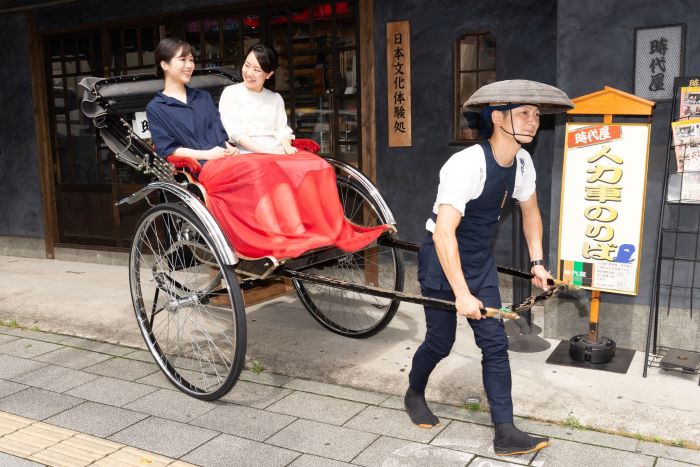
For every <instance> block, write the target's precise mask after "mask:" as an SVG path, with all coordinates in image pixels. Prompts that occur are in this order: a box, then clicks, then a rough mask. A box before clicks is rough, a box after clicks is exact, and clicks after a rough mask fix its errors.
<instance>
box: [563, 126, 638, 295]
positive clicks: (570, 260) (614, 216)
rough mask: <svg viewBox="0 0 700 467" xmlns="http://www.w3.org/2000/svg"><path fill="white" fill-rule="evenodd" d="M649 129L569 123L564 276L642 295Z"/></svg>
mask: <svg viewBox="0 0 700 467" xmlns="http://www.w3.org/2000/svg"><path fill="white" fill-rule="evenodd" d="M650 128H651V127H650V125H649V124H632V123H626V124H625V123H567V125H566V145H565V149H564V169H563V173H562V191H561V212H560V216H559V254H558V258H557V277H558V278H559V279H561V280H563V281H566V282H570V283H573V284H574V285H578V286H581V287H584V288H587V289H590V290H600V291H604V292H614V293H620V294H625V295H636V294H637V292H638V285H639V264H640V252H641V247H642V227H643V225H644V200H645V196H646V178H647V162H648V158H649V136H650Z"/></svg>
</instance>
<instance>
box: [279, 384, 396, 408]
mask: <svg viewBox="0 0 700 467" xmlns="http://www.w3.org/2000/svg"><path fill="white" fill-rule="evenodd" d="M284 387H285V388H289V389H296V390H299V391H305V392H312V393H314V394H321V395H323V396H331V397H337V398H339V399H347V400H351V401H355V402H362V403H364V404H370V405H379V404H381V403H382V402H384V401H385V400H387V398H389V396H387V395H386V394H379V393H376V392H370V391H363V390H360V389H354V388H345V387H342V386H336V385H334V384H326V383H318V382H315V381H308V380H304V379H296V378H295V379H292V380H291V381H289V382H288V383H285V384H284Z"/></svg>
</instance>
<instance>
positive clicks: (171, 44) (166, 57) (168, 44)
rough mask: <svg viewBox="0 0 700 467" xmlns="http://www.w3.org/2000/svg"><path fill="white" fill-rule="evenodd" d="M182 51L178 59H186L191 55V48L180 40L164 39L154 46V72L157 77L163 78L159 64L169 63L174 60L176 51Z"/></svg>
mask: <svg viewBox="0 0 700 467" xmlns="http://www.w3.org/2000/svg"><path fill="white" fill-rule="evenodd" d="M180 49H182V52H180V55H178V57H187V56H188V55H189V54H191V53H192V46H191V45H190V44H188V43H187V42H185V41H183V40H180V39H173V38H170V37H166V38H165V39H161V41H160V42H158V45H157V46H156V51H155V56H156V72H157V73H158V75H159V76H163V68H162V67H161V66H160V62H166V63H168V62H170V60H172V59H173V58H175V54H177V52H178V50H180Z"/></svg>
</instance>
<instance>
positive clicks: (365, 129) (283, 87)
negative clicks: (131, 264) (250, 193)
mask: <svg viewBox="0 0 700 467" xmlns="http://www.w3.org/2000/svg"><path fill="white" fill-rule="evenodd" d="M15 3H17V4H19V3H20V2H15ZM33 3H34V6H31V7H26V6H24V7H21V8H20V7H18V8H14V9H13V8H8V9H6V10H0V40H2V43H3V44H12V46H10V47H7V46H6V47H5V48H4V49H3V51H2V52H0V54H2V56H3V63H4V64H5V65H6V66H4V67H2V68H0V81H2V82H3V83H8V84H9V86H6V87H5V90H4V91H5V92H4V93H3V95H0V104H1V106H2V112H1V113H0V139H1V141H2V148H0V150H1V151H2V152H1V153H0V169H2V172H3V176H4V177H5V181H4V182H3V184H2V186H0V211H1V212H3V215H2V217H0V252H1V251H5V252H7V253H14V254H18V252H19V251H20V250H21V252H23V253H22V254H24V253H27V254H33V255H35V256H40V257H49V258H51V257H54V251H55V250H56V249H57V248H62V249H65V248H76V247H77V248H91V249H95V250H97V251H106V250H115V249H116V250H117V251H125V250H126V247H127V246H128V245H129V241H130V237H131V230H132V229H133V225H134V223H135V221H136V219H137V218H138V216H139V213H140V211H139V210H138V208H128V209H124V208H122V209H116V208H114V207H113V203H114V201H116V200H117V199H119V198H121V197H122V196H123V195H124V194H127V193H131V192H133V190H134V188H135V187H136V186H138V185H139V184H140V183H143V181H144V180H142V179H140V178H138V177H137V176H136V175H135V174H134V173H133V172H131V171H129V170H128V169H126V168H125V167H121V166H117V165H116V164H115V163H114V159H113V157H112V156H111V155H110V154H109V153H108V151H107V150H106V148H104V147H102V146H101V145H100V144H99V143H98V139H96V138H95V134H94V130H93V129H92V128H91V126H90V125H89V123H88V122H87V121H86V120H84V119H83V118H82V117H81V115H80V112H79V111H78V109H77V102H78V100H79V98H80V96H79V95H78V93H77V92H76V91H75V89H76V83H77V82H78V81H79V80H80V78H81V77H83V76H87V75H98V76H112V75H119V74H130V73H152V72H153V70H154V68H155V63H154V59H153V48H154V46H155V44H156V43H157V41H158V40H159V38H160V37H164V36H177V37H183V38H185V39H186V40H187V41H189V42H190V43H192V44H193V45H194V47H195V56H196V59H197V63H198V65H199V66H201V67H207V66H222V67H234V68H235V67H237V66H240V61H241V58H242V55H243V53H244V50H245V49H246V48H247V47H248V46H249V45H250V44H251V43H253V42H255V41H258V40H264V41H267V42H270V43H272V44H274V45H275V46H276V47H277V48H278V49H279V51H280V52H281V54H282V58H283V60H282V66H281V67H280V69H279V70H278V73H277V75H276V78H275V88H276V90H277V91H279V92H280V93H281V94H282V95H283V96H284V98H285V102H286V105H287V110H288V116H289V121H290V124H291V126H292V128H293V129H294V131H295V132H296V134H297V135H298V136H304V137H311V138H313V139H315V140H317V141H318V142H319V144H321V147H322V152H323V154H326V155H331V156H333V157H336V158H339V159H343V160H346V161H349V162H351V163H353V164H354V165H356V166H358V167H360V168H361V169H362V170H363V171H364V172H366V173H368V174H369V175H370V176H371V177H372V178H374V179H375V180H376V181H377V184H378V186H379V189H380V191H381V193H382V195H383V196H384V198H385V199H386V200H387V202H388V204H389V206H390V207H391V208H392V210H393V211H394V213H395V215H396V217H397V220H398V226H399V232H400V236H401V237H402V238H403V239H405V240H412V241H416V240H419V239H420V238H421V237H422V235H423V232H424V227H423V226H424V222H425V218H426V216H427V213H428V212H429V211H430V207H431V204H432V202H433V199H434V196H435V191H436V188H437V182H438V171H439V168H440V166H441V165H442V164H443V163H444V162H445V161H446V160H447V158H448V157H449V156H450V155H451V154H453V153H455V152H457V151H458V150H460V149H461V148H463V147H466V146H468V145H470V144H473V143H474V142H475V135H474V134H473V133H472V132H470V131H469V130H468V129H466V128H465V127H464V124H463V121H462V120H461V116H460V113H459V106H460V105H461V103H462V102H463V101H464V100H465V99H466V96H468V95H469V94H471V92H473V91H474V90H475V89H477V88H478V86H481V85H483V84H486V83H488V82H491V81H493V80H503V79H515V78H524V79H533V80H537V81H541V82H545V83H548V84H552V85H556V86H558V87H559V88H561V89H563V90H564V91H565V92H567V93H568V94H569V96H571V97H577V96H581V95H584V94H588V93H591V92H594V91H597V90H600V89H602V88H603V87H604V86H611V87H614V88H616V89H619V90H622V91H625V92H628V93H634V91H635V86H634V83H635V81H634V80H635V57H634V51H635V29H636V28H642V27H650V26H656V25H672V24H684V25H685V31H686V36H685V42H684V43H685V48H684V50H683V60H684V62H683V64H684V68H683V70H682V73H684V74H685V75H697V74H700V60H699V59H698V57H700V37H699V35H700V10H698V9H697V7H696V5H695V1H694V0H670V1H668V2H666V3H665V4H664V5H663V6H659V5H658V3H657V2H654V1H652V0H624V1H613V0H606V1H604V2H598V1H594V0H588V1H582V2H561V1H560V2H557V1H556V0H547V1H535V0H508V1H504V2H492V1H488V0H476V1H470V2H465V1H462V0H434V1H430V2H428V1H424V0H382V1H379V0H374V1H373V0H349V1H338V0H325V1H322V0H315V1H311V0H306V1H292V0H287V1H272V0H269V1H265V2H251V1H234V0H197V1H184V0H183V1H174V2H169V3H168V4H167V5H165V6H164V4H163V3H162V2H159V1H155V0H141V1H133V0H123V1H121V2H107V1H88V0H75V1H44V2H42V1H36V2H33ZM22 4H23V5H26V4H27V2H22ZM396 21H408V23H409V26H410V34H409V36H408V39H409V40H410V46H411V56H410V67H411V81H412V93H411V104H412V108H411V116H412V128H411V130H412V142H411V144H410V145H409V146H404V147H393V146H390V144H389V132H390V117H391V116H390V115H389V112H388V105H387V104H388V99H389V97H390V96H389V92H388V88H389V81H390V72H391V70H389V69H388V66H387V39H386V38H387V24H388V23H391V22H396ZM391 79H393V78H391ZM8 89H9V90H10V91H9V92H8ZM29 96H32V98H31V99H30V97H29ZM670 114H671V103H670V101H668V100H661V101H659V102H657V103H656V106H655V108H654V113H653V116H652V118H651V123H652V127H651V143H650V151H649V172H648V173H649V175H648V180H647V190H646V200H645V210H646V217H645V219H646V222H645V225H644V232H643V235H644V241H643V243H642V248H643V250H642V251H641V258H642V261H643V262H642V264H641V268H640V284H642V285H643V284H651V283H652V281H653V266H654V261H653V259H654V258H655V256H656V240H657V239H656V232H657V222H658V221H657V218H658V213H659V212H660V209H661V197H662V189H663V184H664V178H663V166H664V164H665V160H666V154H667V147H666V146H667V142H668V132H669V122H670ZM565 121H566V117H564V116H559V117H557V118H553V117H546V118H543V119H542V123H541V128H540V132H539V135H538V137H537V139H536V143H535V144H533V145H532V146H531V147H530V148H528V149H529V150H530V152H531V153H532V155H533V160H534V162H535V166H536V167H537V174H538V188H537V195H538V200H539V205H540V209H541V211H542V214H543V221H544V228H545V232H544V242H545V251H547V252H549V255H548V256H549V257H548V260H549V265H550V267H552V268H554V265H555V262H556V257H557V245H558V241H559V240H558V235H559V232H558V229H559V212H560V191H561V174H562V156H563V150H564V124H565ZM503 217H504V218H503V221H502V225H501V228H500V230H499V235H498V239H497V243H496V250H497V252H498V259H499V262H501V263H504V264H515V265H517V264H516V263H518V261H517V259H513V257H512V253H511V252H512V248H511V245H512V244H513V235H512V229H511V216H510V214H509V213H505V214H504V216H503ZM29 250H32V251H33V253H32V251H29ZM650 300H651V299H650V296H649V291H648V288H645V287H642V288H640V293H639V294H638V295H637V296H633V297H623V296H616V295H613V294H609V295H608V294H606V295H604V297H603V303H610V304H611V305H612V306H613V307H614V308H615V310H616V311H615V313H616V314H615V315H614V317H613V315H612V314H604V315H603V318H602V321H601V322H602V326H603V327H605V326H608V327H609V328H611V327H615V329H616V330H615V332H614V333H612V332H611V334H613V335H614V336H615V337H616V338H617V340H618V344H619V345H621V346H628V347H637V348H639V347H640V345H641V344H640V343H643V341H644V338H643V337H644V336H643V334H644V332H645V326H646V318H647V316H648V312H649V304H650ZM551 316H552V318H551V321H550V322H549V323H548V324H547V327H548V329H547V332H548V333H549V335H551V336H554V337H563V338H566V337H570V336H572V335H574V334H576V333H578V332H580V331H582V327H585V326H586V318H585V317H584V316H582V315H579V314H577V312H576V311H575V310H568V309H562V310H560V311H559V312H557V313H556V314H552V315H551ZM606 321H607V322H606ZM695 322H697V320H696V321H695Z"/></svg>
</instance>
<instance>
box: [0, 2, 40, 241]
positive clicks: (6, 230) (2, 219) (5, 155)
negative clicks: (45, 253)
mask: <svg viewBox="0 0 700 467" xmlns="http://www.w3.org/2000/svg"><path fill="white" fill-rule="evenodd" d="M0 44H3V47H2V48H0V63H2V64H3V65H2V67H0V83H2V92H0V175H2V183H0V236H18V237H33V238H41V237H43V236H44V224H43V217H42V208H41V183H40V181H39V162H38V156H37V145H36V133H35V131H34V114H33V109H32V81H31V64H30V55H29V44H28V37H27V29H26V19H25V16H24V13H5V14H0Z"/></svg>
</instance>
